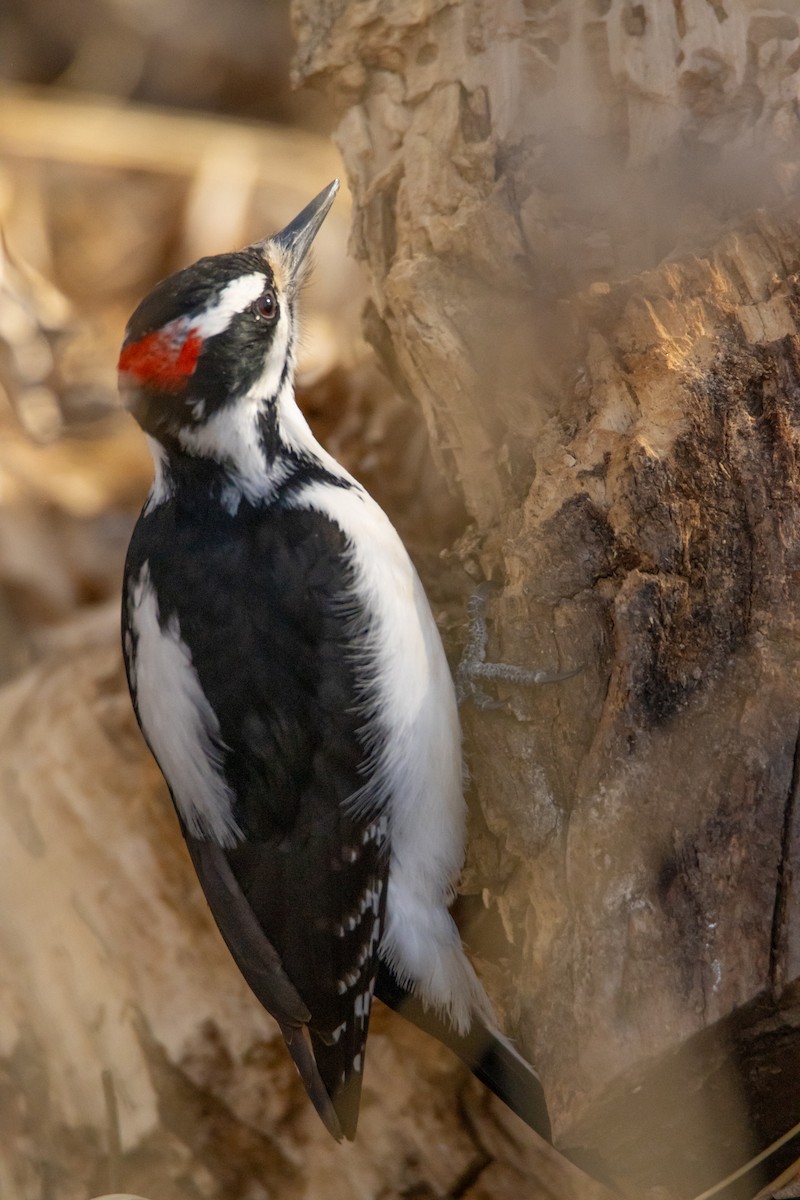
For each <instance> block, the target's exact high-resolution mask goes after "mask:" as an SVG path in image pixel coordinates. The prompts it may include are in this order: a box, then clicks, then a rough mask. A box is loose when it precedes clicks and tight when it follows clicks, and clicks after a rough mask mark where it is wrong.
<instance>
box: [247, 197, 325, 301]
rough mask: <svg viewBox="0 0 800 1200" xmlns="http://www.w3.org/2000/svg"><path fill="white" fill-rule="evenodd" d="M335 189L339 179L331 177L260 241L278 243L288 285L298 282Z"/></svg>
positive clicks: (265, 243) (266, 243)
mask: <svg viewBox="0 0 800 1200" xmlns="http://www.w3.org/2000/svg"><path fill="white" fill-rule="evenodd" d="M338 190H339V180H338V179H334V181H333V183H329V184H328V186H327V187H326V188H323V189H322V191H321V192H320V194H319V195H318V196H315V197H314V199H313V200H312V201H311V203H310V204H307V205H306V206H305V208H304V209H303V211H302V212H301V213H298V214H297V216H296V217H295V218H294V220H293V221H290V222H289V224H288V225H287V226H286V228H285V229H282V230H281V232H280V233H276V234H274V235H273V236H272V237H271V238H269V239H267V241H266V242H264V243H263V245H265V246H266V245H268V244H271V245H272V246H277V247H278V249H279V250H280V252H281V255H282V257H283V260H284V265H285V267H286V268H287V270H288V274H289V283H290V285H295V286H296V285H297V284H298V283H299V282H300V279H301V276H302V271H301V266H302V263H303V260H304V259H305V257H306V255H307V254H308V251H309V248H310V246H311V243H312V242H313V240H314V238H315V237H316V236H317V234H318V232H319V228H320V226H321V225H322V222H323V221H324V220H325V218H326V217H327V215H328V212H329V210H330V207H331V205H332V204H333V201H334V198H335V196H336V193H337V192H338Z"/></svg>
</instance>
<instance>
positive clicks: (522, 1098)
mask: <svg viewBox="0 0 800 1200" xmlns="http://www.w3.org/2000/svg"><path fill="white" fill-rule="evenodd" d="M375 995H376V996H377V997H378V999H379V1000H382V1001H383V1003H384V1004H386V1005H388V1007H389V1008H393V1009H394V1010H395V1012H397V1013H399V1014H400V1016H402V1017H405V1018H406V1020H408V1021H410V1022H411V1023H412V1024H413V1025H416V1026H417V1027H418V1028H419V1029H422V1030H423V1031H424V1032H425V1033H429V1034H430V1035H431V1036H432V1037H435V1038H436V1039H437V1041H439V1042H442V1043H443V1045H445V1046H447V1047H448V1049H450V1050H452V1051H453V1053H454V1054H456V1055H458V1057H459V1058H460V1059H461V1061H462V1062H463V1063H464V1064H465V1065H466V1066H467V1067H469V1069H470V1071H472V1073H473V1075H474V1076H475V1077H476V1078H477V1079H479V1080H480V1081H481V1083H482V1084H484V1085H485V1086H486V1087H488V1088H489V1090H490V1091H491V1092H493V1093H494V1094H495V1096H497V1098H498V1099H499V1100H502V1101H503V1103H504V1104H507V1105H508V1107H509V1108H510V1109H511V1110H512V1112H515V1113H516V1114H517V1116H518V1117H521V1118H522V1120H523V1121H524V1122H525V1124H526V1125H528V1126H530V1128H531V1129H532V1130H533V1131H534V1133H538V1134H539V1136H540V1137H542V1138H544V1139H545V1141H547V1142H552V1133H551V1129H550V1116H549V1114H548V1111H547V1101H546V1100H545V1095H544V1088H543V1087H542V1081H541V1079H540V1078H539V1076H538V1074H537V1072H536V1071H535V1070H534V1068H533V1067H532V1066H531V1065H530V1064H529V1063H527V1062H526V1061H525V1059H524V1058H523V1057H522V1055H521V1054H519V1053H518V1052H517V1051H516V1050H515V1049H514V1047H513V1046H512V1045H511V1043H510V1042H509V1041H508V1040H507V1039H506V1038H504V1037H503V1035H502V1034H501V1033H499V1032H498V1031H497V1030H496V1029H490V1028H489V1027H488V1026H487V1025H485V1024H484V1023H483V1021H482V1020H481V1019H480V1018H478V1017H476V1018H475V1019H474V1020H473V1022H472V1027H471V1029H470V1030H469V1032H468V1033H466V1034H463V1035H462V1034H459V1033H456V1032H455V1031H454V1030H453V1029H451V1028H450V1026H449V1025H448V1024H447V1022H446V1021H444V1020H442V1018H441V1017H440V1016H438V1014H437V1013H436V1012H434V1011H433V1010H432V1009H426V1008H425V1007H424V1006H423V1004H422V1001H421V1000H419V999H417V997H416V996H414V995H412V993H411V992H409V991H408V990H407V989H406V988H404V987H403V986H402V985H401V984H400V983H398V981H397V979H396V978H395V976H394V975H393V974H392V972H391V970H390V969H389V968H388V967H387V966H386V964H385V963H381V965H380V967H379V968H378V978H377V982H376V986H375Z"/></svg>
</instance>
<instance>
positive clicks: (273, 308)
mask: <svg viewBox="0 0 800 1200" xmlns="http://www.w3.org/2000/svg"><path fill="white" fill-rule="evenodd" d="M253 308H254V309H255V312H256V314H257V316H259V317H261V319H262V320H263V321H266V322H267V324H268V325H273V324H274V323H275V321H276V320H277V318H278V297H277V296H276V295H275V292H274V291H273V290H272V288H267V290H266V291H265V292H264V294H263V296H259V298H258V300H256V302H255V304H254V305H253Z"/></svg>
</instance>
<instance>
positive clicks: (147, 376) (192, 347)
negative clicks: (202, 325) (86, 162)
mask: <svg viewBox="0 0 800 1200" xmlns="http://www.w3.org/2000/svg"><path fill="white" fill-rule="evenodd" d="M202 348H203V341H202V338H200V337H199V336H198V335H197V334H196V333H195V332H194V330H192V329H190V330H189V331H188V333H187V335H186V337H185V338H183V339H181V338H180V336H178V337H176V336H175V334H174V333H169V332H167V331H166V330H164V329H157V330H156V331H155V333H148V334H146V335H145V336H144V337H143V338H140V339H139V341H138V342H131V343H130V344H129V345H127V346H123V347H122V353H121V354H120V356H119V364H118V369H119V370H120V371H124V372H125V373H126V374H129V375H135V376H136V378H137V379H141V381H142V382H143V383H151V384H155V386H156V387H159V388H163V389H164V391H168V392H177V391H180V389H181V388H182V387H183V385H184V383H185V382H186V380H187V378H188V376H189V375H191V374H192V373H193V372H194V369H195V367H196V365H197V359H198V358H199V356H200V351H201V350H202Z"/></svg>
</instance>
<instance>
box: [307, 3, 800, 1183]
mask: <svg viewBox="0 0 800 1200" xmlns="http://www.w3.org/2000/svg"><path fill="white" fill-rule="evenodd" d="M294 11H295V20H296V27H297V33H298V38H299V74H300V76H301V77H302V78H303V79H305V80H309V79H310V80H312V81H314V82H315V83H317V84H318V85H320V86H322V87H324V88H325V89H326V90H327V94H328V95H329V96H330V97H331V98H332V99H333V100H334V101H335V102H336V103H337V105H338V106H339V111H340V123H339V127H338V134H337V140H338V142H339V145H340V148H341V151H342V154H343V156H344V159H345V163H346V166H347V170H348V175H349V180H350V184H351V188H352V192H353V199H354V227H353V239H352V244H353V249H354V251H355V253H356V255H357V256H358V257H359V258H361V259H362V260H363V262H364V263H365V265H366V270H367V276H368V281H369V287H370V300H369V303H368V306H367V311H366V316H365V325H366V329H367V331H368V334H369V336H370V338H371V339H372V341H373V342H374V343H375V345H376V347H377V348H378V350H379V351H380V353H381V354H382V356H383V358H384V361H385V362H386V364H387V367H388V369H389V371H390V374H391V376H392V378H393V379H394V380H395V382H396V383H397V385H398V386H399V387H401V388H402V389H403V390H404V391H405V392H406V393H408V394H410V395H411V396H413V398H414V399H415V400H416V401H418V403H419V405H420V406H421V409H422V412H423V413H424V416H425V419H426V421H427V424H428V427H429V430H430V435H431V439H432V443H433V446H434V449H435V451H436V453H437V454H438V458H439V462H440V465H441V466H442V468H443V470H444V473H445V474H446V475H447V476H448V478H450V479H451V480H453V482H454V483H457V486H458V488H459V489H460V491H461V494H462V495H463V498H464V501H465V504H466V507H467V511H468V513H469V515H470V517H471V519H472V525H471V527H470V529H469V532H468V533H467V534H466V535H465V536H464V537H463V538H462V539H461V542H460V544H459V548H458V553H459V556H460V558H461V560H462V562H463V563H464V565H465V566H466V567H467V569H468V571H469V572H470V574H471V575H472V577H473V579H479V578H489V579H492V580H493V581H495V582H496V583H497V585H498V590H497V594H496V596H495V598H494V599H493V601H492V603H491V605H490V617H491V621H492V626H493V630H494V635H493V639H492V642H491V643H490V646H491V656H492V657H493V658H495V659H501V660H504V661H511V662H517V663H521V664H524V665H526V666H537V667H544V668H547V669H550V670H553V671H559V670H564V669H567V668H571V667H575V668H579V669H578V671H577V673H576V674H575V676H574V677H573V678H571V679H569V680H568V681H566V682H562V683H559V684H553V685H551V686H548V687H542V688H540V689H538V690H528V691H521V690H520V689H510V688H507V687H506V688H504V689H503V692H502V694H503V697H504V698H505V699H506V700H507V707H506V709H505V711H498V712H490V713H475V712H474V711H473V712H472V713H470V714H465V725H466V735H467V749H468V757H469V762H470V767H471V771H472V777H473V789H472V795H473V798H474V822H473V839H472V854H471V859H470V865H469V869H468V872H467V875H466V878H465V881H464V885H465V888H466V890H467V891H469V892H472V893H473V894H475V895H477V894H479V893H480V894H482V897H483V904H484V905H485V910H484V909H483V906H482V905H481V904H480V902H477V903H472V904H470V903H468V902H467V903H465V904H464V906H463V908H464V911H465V913H466V915H467V916H469V915H470V914H473V915H475V918H476V919H475V926H474V930H473V937H474V940H475V941H476V944H478V945H479V946H481V945H482V946H483V949H484V951H485V953H486V956H487V957H488V958H490V959H492V960H493V961H494V962H495V963H501V962H504V967H503V969H500V970H496V971H493V972H490V978H491V979H492V981H493V982H494V983H495V986H496V992H497V996H498V1000H499V1003H500V1007H501V1009H503V1010H504V1012H505V1016H506V1024H507V1027H508V1029H509V1032H511V1033H512V1034H514V1035H516V1036H517V1037H519V1038H520V1040H521V1042H522V1044H523V1045H524V1047H525V1048H526V1049H527V1050H528V1051H529V1052H530V1053H531V1054H532V1056H533V1057H534V1058H535V1060H536V1061H537V1062H538V1063H539V1064H540V1066H541V1068H542V1071H543V1075H544V1078H545V1081H546V1083H547V1086H548V1091H549V1094H550V1098H551V1101H552V1105H553V1115H554V1118H555V1123H556V1128H557V1131H558V1133H559V1134H560V1136H561V1138H562V1139H563V1141H564V1143H565V1144H569V1143H570V1142H573V1143H581V1144H582V1145H583V1146H584V1147H587V1148H590V1149H592V1150H594V1151H596V1152H598V1153H599V1154H600V1155H601V1156H602V1157H603V1158H604V1159H605V1161H606V1164H607V1166H608V1168H609V1170H611V1171H612V1173H613V1174H614V1175H616V1176H617V1177H618V1178H619V1179H620V1180H621V1181H622V1182H626V1183H627V1185H628V1186H630V1187H634V1188H643V1187H646V1186H656V1185H666V1186H668V1187H670V1188H671V1189H672V1191H671V1192H670V1194H677V1195H688V1194H691V1192H692V1190H693V1189H694V1190H697V1191H699V1190H700V1188H701V1187H705V1186H708V1185H709V1184H710V1183H712V1182H714V1180H715V1179H717V1178H719V1177H720V1176H722V1175H723V1174H725V1172H726V1171H727V1170H729V1169H732V1167H734V1166H737V1165H738V1164H739V1163H740V1162H741V1161H743V1160H744V1159H745V1158H746V1157H747V1153H748V1149H750V1148H751V1147H752V1148H754V1149H756V1148H761V1147H762V1146H763V1145H764V1144H765V1142H766V1141H768V1140H769V1139H770V1138H771V1137H774V1136H777V1135H778V1134H780V1133H782V1132H783V1131H784V1129H785V1128H786V1127H787V1126H788V1125H790V1124H791V1123H792V1114H793V1113H796V1112H797V1111H798V1108H800V1092H799V1091H798V1089H799V1088H800V1082H798V1081H800V1069H799V1065H798V1043H797V1038H796V1036H795V1035H793V1034H792V1032H791V1031H792V1029H795V1030H796V1021H795V1020H793V1019H791V1018H790V1017H786V1015H785V1012H784V1015H783V1016H781V1015H780V1011H781V1010H780V1009H779V1007H778V1006H774V1007H773V1010H772V1012H773V1018H772V1019H774V1021H775V1022H777V1024H778V1026H780V1023H781V1021H783V1020H784V1019H786V1021H787V1026H786V1036H785V1039H784V1052H783V1053H782V1054H779V1055H778V1056H777V1058H776V1059H774V1060H772V1061H771V1065H770V1067H769V1069H768V1071H769V1073H770V1074H771V1079H772V1085H771V1086H765V1085H764V1080H763V1077H762V1078H761V1080H760V1084H759V1086H758V1087H754V1085H753V1071H752V1070H751V1071H750V1072H749V1073H748V1069H747V1066H746V1064H745V1065H743V1063H744V1059H745V1058H746V1054H745V1052H744V1050H743V1049H742V1045H741V1044H740V1041H739V1040H737V1039H738V1038H739V1034H738V1033H737V1032H736V1031H734V1030H732V1027H731V1026H730V1023H729V1022H727V1021H726V1018H728V1016H729V1014H731V1013H732V1012H734V1011H735V1010H736V1009H737V1008H738V1007H739V1006H741V1005H744V1004H746V1003H747V1002H750V1001H754V1000H755V999H756V998H757V997H759V996H767V995H771V996H774V997H777V996H779V995H780V994H781V993H782V992H784V991H785V989H786V988H787V987H789V985H790V984H791V983H792V981H794V980H796V979H797V977H798V975H800V894H798V887H797V872H798V870H800V859H799V858H798V851H799V850H800V844H799V843H798V820H800V818H799V817H798V813H797V810H796V789H797V778H796V776H797V766H796V760H797V756H798V751H797V748H798V738H799V736H800V679H799V678H798V667H797V662H798V648H799V647H800V623H799V621H800V612H799V611H798V601H797V589H796V581H797V572H798V567H799V566H800V557H799V556H800V522H799V517H800V510H799V509H798V503H797V487H798V482H799V481H800V468H799V465H798V453H799V452H800V338H798V328H800V285H799V284H798V276H797V272H798V271H799V270H800V203H798V201H797V199H796V187H795V181H796V179H797V176H798V170H799V169H800V153H799V151H798V147H799V145H800V143H799V142H798V123H797V109H796V104H797V95H798V81H799V80H800V27H799V26H798V20H797V12H796V6H795V5H794V4H793V3H791V0H783V2H780V0H778V2H776V3H773V4H771V5H770V7H769V8H768V9H767V8H765V7H763V6H756V5H753V4H750V3H746V2H745V0H720V2H719V3H717V2H714V3H712V2H711V0H675V3H674V4H668V3H665V4H632V3H628V2H621V0H593V2H592V3H585V4H578V3H569V2H568V0H564V2H562V3H558V0H554V2H553V3H544V4H540V3H530V2H522V0H502V2H500V0H470V2H468V3H460V4H454V3H442V2H437V0H419V2H418V3H416V4H408V3H406V2H403V3H400V2H398V3H386V0H364V2H362V3H359V4H341V3H339V4H319V3H317V2H316V0H296V2H295V5H294ZM465 591H466V589H465ZM461 636H463V634H462V633H461V632H460V631H459V632H458V633H457V634H456V635H455V636H454V643H455V642H456V641H457V640H458V637H461ZM788 1004H789V1002H788V1000H787V1005H788ZM789 1009H791V1005H789ZM787 1011H788V1010H787ZM791 1011H794V1010H793V1009H791ZM704 1030H706V1031H707V1030H716V1036H717V1040H716V1042H713V1045H714V1047H715V1048H714V1050H713V1052H711V1051H710V1052H709V1056H708V1057H707V1059H705V1060H702V1061H700V1060H698V1063H696V1064H694V1066H693V1067H692V1070H691V1071H684V1072H683V1073H681V1072H678V1074H677V1075H675V1077H674V1079H673V1084H675V1080H679V1084H676V1085H675V1086H672V1087H666V1086H663V1087H651V1086H650V1082H652V1081H658V1080H659V1079H661V1078H663V1076H659V1074H658V1072H659V1071H660V1070H662V1069H663V1064H664V1062H667V1061H668V1060H667V1059H666V1058H665V1057H664V1056H668V1055H671V1054H675V1053H677V1052H678V1051H679V1050H680V1049H681V1048H682V1047H686V1046H688V1045H690V1044H693V1043H690V1039H691V1038H692V1037H693V1036H695V1035H698V1034H699V1033H700V1032H701V1031H704ZM730 1039H733V1042H734V1043H735V1045H736V1047H737V1050H738V1053H734V1052H733V1050H732V1049H731V1043H730ZM712 1041H713V1039H712ZM746 1041H747V1039H746V1038H745V1042H746ZM711 1044H712V1043H711V1042H709V1045H711ZM748 1044H751V1043H748ZM743 1055H744V1057H743ZM751 1057H752V1056H751ZM659 1058H660V1059H661V1060H662V1061H661V1063H658V1062H656V1063H655V1065H654V1066H653V1067H652V1071H650V1073H648V1071H649V1067H648V1064H650V1063H651V1062H655V1060H658V1059H659ZM700 1058H701V1059H702V1056H700ZM751 1066H752V1063H751ZM720 1072H722V1074H720ZM755 1074H758V1071H756V1072H755ZM763 1074H764V1072H762V1076H763ZM715 1087H716V1088H717V1091H716V1092H715V1090H714V1088H715ZM634 1089H636V1090H635V1091H634ZM690 1094H691V1095H693V1096H694V1098H695V1100H696V1103H695V1101H694V1100H693V1101H692V1102H691V1103H690V1102H689V1095H690ZM626 1095H627V1096H629V1097H630V1096H631V1095H634V1096H640V1097H641V1102H638V1101H636V1100H634V1101H633V1102H632V1103H629V1105H628V1107H627V1109H625V1108H623V1110H620V1109H619V1108H616V1109H615V1108H614V1105H615V1104H617V1103H618V1101H619V1097H620V1096H626ZM720 1095H721V1096H724V1098H725V1103H720V1102H719V1096H720ZM715 1097H716V1098H715ZM620 1111H623V1112H624V1113H625V1117H624V1120H623V1119H620V1116H619V1114H620ZM609 1113H612V1114H616V1119H613V1120H612V1119H610V1118H609ZM653 1129H658V1130H659V1137H658V1138H657V1139H654V1138H653V1137H652V1136H649V1135H648V1131H652V1130H653ZM690 1143H691V1153H688V1152H687V1153H685V1154H683V1155H681V1153H680V1151H681V1149H682V1150H684V1151H685V1150H686V1147H687V1145H689V1144H690ZM681 1157H682V1158H683V1159H684V1161H682V1162H680V1163H679V1162H678V1159H679V1158H681Z"/></svg>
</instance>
